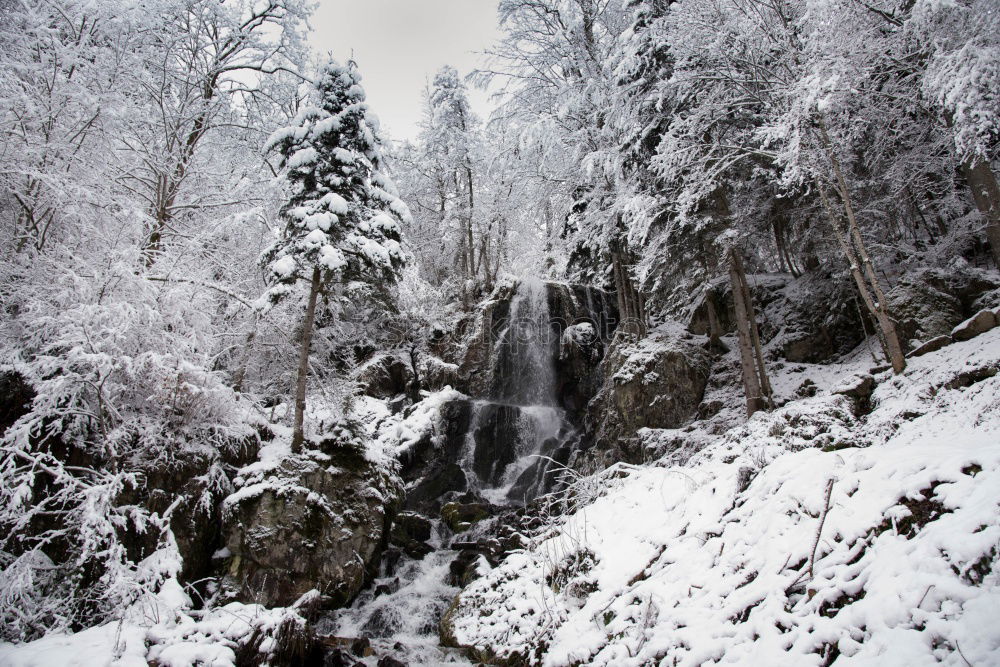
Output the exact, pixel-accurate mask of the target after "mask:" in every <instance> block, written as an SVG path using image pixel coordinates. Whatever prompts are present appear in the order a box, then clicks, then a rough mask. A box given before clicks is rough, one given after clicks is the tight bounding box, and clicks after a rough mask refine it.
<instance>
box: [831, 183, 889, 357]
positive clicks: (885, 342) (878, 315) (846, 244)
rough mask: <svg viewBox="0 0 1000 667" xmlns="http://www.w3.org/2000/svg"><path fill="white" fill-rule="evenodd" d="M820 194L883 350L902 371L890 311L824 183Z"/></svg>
mask: <svg viewBox="0 0 1000 667" xmlns="http://www.w3.org/2000/svg"><path fill="white" fill-rule="evenodd" d="M819 194H820V198H821V199H822V201H823V208H824V209H825V210H826V215H827V217H828V218H829V219H830V225H831V226H832V227H833V231H834V233H835V235H836V237H837V242H838V243H839V244H840V248H841V250H843V251H844V255H846V257H847V263H848V265H849V266H850V270H851V276H852V277H853V278H854V283H855V284H856V285H857V287H858V292H860V293H861V300H862V301H864V303H865V308H867V309H868V313H869V314H870V315H871V316H872V318H874V320H875V324H876V325H877V326H878V334H879V337H878V338H879V343H880V344H881V346H882V352H884V353H885V357H886V359H888V360H889V362H890V363H891V364H892V368H893V371H894V372H896V373H901V372H903V370H904V369H905V368H906V359H905V357H904V356H903V350H902V348H901V347H900V345H899V338H898V337H897V335H896V327H895V325H894V324H893V322H892V319H891V318H890V317H889V315H888V313H886V312H885V310H884V307H883V305H882V303H880V302H877V301H875V298H876V297H873V296H872V292H871V289H870V286H869V285H868V283H867V281H866V280H865V276H864V274H863V273H862V272H861V265H860V262H859V261H858V257H857V254H856V253H855V251H854V248H853V246H852V244H851V242H850V239H848V238H847V237H846V236H845V235H844V232H843V230H842V229H841V228H840V222H839V221H838V218H837V215H836V214H835V213H834V211H833V206H832V205H831V204H830V200H829V198H828V197H827V196H826V188H824V187H823V184H822V183H819Z"/></svg>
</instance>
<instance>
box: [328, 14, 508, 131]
mask: <svg viewBox="0 0 1000 667" xmlns="http://www.w3.org/2000/svg"><path fill="white" fill-rule="evenodd" d="M496 5H497V3H496V0H320V2H319V7H318V8H317V10H316V13H315V14H314V15H313V17H312V21H311V24H312V28H313V33H312V35H311V42H312V44H313V45H314V47H315V48H316V50H317V51H319V52H320V53H322V54H326V53H331V54H332V55H333V57H334V58H336V59H337V60H339V61H341V62H343V61H345V60H347V59H348V58H350V57H351V56H352V53H353V57H354V60H356V61H357V63H358V67H359V68H360V70H361V76H362V85H364V87H365V92H366V93H367V94H368V102H369V104H370V105H371V109H372V111H374V112H375V115H377V116H378V117H379V120H380V121H381V122H382V127H383V128H384V130H385V131H386V134H387V135H388V136H390V137H392V138H393V139H413V138H415V137H416V134H417V123H418V122H419V121H420V117H421V105H422V103H423V101H422V100H423V98H422V92H423V89H424V86H425V85H426V83H427V81H428V80H429V79H430V78H431V77H433V76H434V73H435V72H436V71H437V70H438V69H439V68H440V67H441V66H442V65H452V66H453V67H455V68H456V69H458V71H459V74H461V75H463V76H464V75H465V74H467V73H468V72H470V71H471V70H472V69H474V68H475V67H476V66H477V65H479V64H481V56H480V55H478V54H477V53H476V52H482V51H483V50H485V49H486V48H488V47H489V46H490V44H491V43H492V42H493V40H494V39H495V38H496V37H497V35H498V32H497V26H496V22H497V19H496ZM469 93H470V94H469V97H470V100H471V102H472V105H473V109H474V110H475V111H476V113H478V114H479V115H481V116H485V115H486V113H487V111H488V109H489V105H488V102H487V96H486V94H485V93H483V92H482V91H478V90H476V89H475V88H474V87H473V86H471V85H470V90H469Z"/></svg>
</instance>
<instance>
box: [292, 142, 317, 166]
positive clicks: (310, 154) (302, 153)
mask: <svg viewBox="0 0 1000 667" xmlns="http://www.w3.org/2000/svg"><path fill="white" fill-rule="evenodd" d="M318 158H319V153H318V152H317V151H316V149H315V148H313V147H311V146H309V147H306V148H302V149H299V150H297V151H295V152H294V153H292V155H291V157H289V158H288V163H287V164H286V165H285V166H286V167H288V168H289V169H297V168H299V167H306V166H308V165H311V164H313V163H314V162H316V160H317V159H318Z"/></svg>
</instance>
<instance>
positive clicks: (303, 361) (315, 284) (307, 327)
mask: <svg viewBox="0 0 1000 667" xmlns="http://www.w3.org/2000/svg"><path fill="white" fill-rule="evenodd" d="M319 283H320V275H319V267H316V268H314V269H313V274H312V281H311V283H310V285H309V303H308V305H307V306H306V316H305V319H304V320H303V322H302V346H301V348H300V349H299V370H298V378H297V380H296V382H295V422H294V425H293V426H292V453H293V454H298V453H299V452H301V451H302V443H303V442H304V441H305V439H306V436H305V429H304V422H305V414H306V382H307V380H308V378H309V348H310V346H311V345H312V337H313V326H314V325H315V323H316V300H317V298H318V297H319Z"/></svg>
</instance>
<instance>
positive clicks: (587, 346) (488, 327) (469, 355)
mask: <svg viewBox="0 0 1000 667" xmlns="http://www.w3.org/2000/svg"><path fill="white" fill-rule="evenodd" d="M543 288H544V294H542V295H540V296H541V297H542V299H543V301H544V303H543V304H542V306H543V307H544V308H545V309H546V310H547V311H548V312H547V313H545V315H544V316H543V319H542V320H541V321H540V322H538V323H535V322H526V321H525V312H531V313H536V312H537V307H536V308H535V309H534V310H531V311H524V310H521V309H520V308H519V302H518V298H519V297H520V296H523V295H521V294H519V291H520V290H522V289H523V288H521V287H519V286H517V285H515V286H506V287H502V288H499V289H498V290H497V291H496V292H495V293H494V295H493V298H492V300H490V301H488V302H486V303H485V304H484V305H483V306H482V308H481V311H480V312H479V313H478V314H477V318H476V324H475V326H474V327H473V332H472V333H471V334H470V336H469V337H468V339H467V341H466V344H467V350H466V353H465V357H464V358H463V360H462V362H461V363H460V364H459V368H458V372H457V374H458V377H459V386H460V387H462V389H463V391H466V392H467V393H469V394H470V395H471V396H474V397H477V398H491V399H494V400H498V401H505V402H509V403H516V404H531V403H544V404H550V403H551V404H553V405H557V406H559V407H562V408H563V409H565V410H566V411H567V413H568V414H569V415H570V418H571V419H573V420H577V418H582V416H583V413H584V410H585V408H586V405H587V403H588V402H589V401H590V399H591V398H593V396H594V395H595V394H596V392H597V389H598V387H599V386H600V360H601V358H603V356H604V347H605V342H606V341H608V340H610V337H611V334H612V333H613V332H614V329H615V326H616V325H617V318H618V311H617V306H616V301H615V295H614V294H613V293H610V292H605V291H604V290H601V289H598V288H594V287H588V286H584V285H569V284H565V283H544V284H543ZM512 322H513V327H512ZM536 324H537V325H541V326H547V327H548V330H547V331H541V330H540V327H539V326H536ZM580 325H590V326H589V327H587V326H583V327H581V326H580ZM518 327H520V329H519V330H520V332H521V341H520V342H521V343H523V342H524V340H523V339H524V336H525V335H529V334H527V333H526V332H527V331H528V330H529V329H530V331H531V334H532V335H536V336H539V337H540V338H541V337H544V344H545V345H546V346H547V349H548V356H549V357H551V359H550V360H546V363H549V362H551V366H552V367H551V372H552V377H545V378H534V377H527V375H526V372H525V369H524V368H520V367H519V366H518V361H519V356H520V355H519V354H518V352H522V351H523V348H522V349H521V350H515V347H514V346H513V345H510V344H506V343H508V342H509V341H507V340H505V337H506V336H510V335H511V331H512V329H518ZM570 329H572V330H573V334H574V335H571V336H566V335H564V334H565V333H566V332H567V330H570ZM587 329H589V333H585V332H586V330H587ZM521 361H522V362H523V360H521ZM534 361H536V362H541V361H542V360H541V359H538V360H534ZM534 365H535V366H537V365H538V364H537V363H536V364H534ZM536 380H541V381H540V382H536ZM538 384H543V385H545V384H548V385H551V390H552V392H553V393H554V396H553V397H552V398H551V399H550V398H548V397H545V400H536V399H537V397H532V396H525V395H523V394H524V390H525V388H527V387H528V385H533V386H534V385H538ZM548 390H549V389H548V388H546V389H545V392H548Z"/></svg>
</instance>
